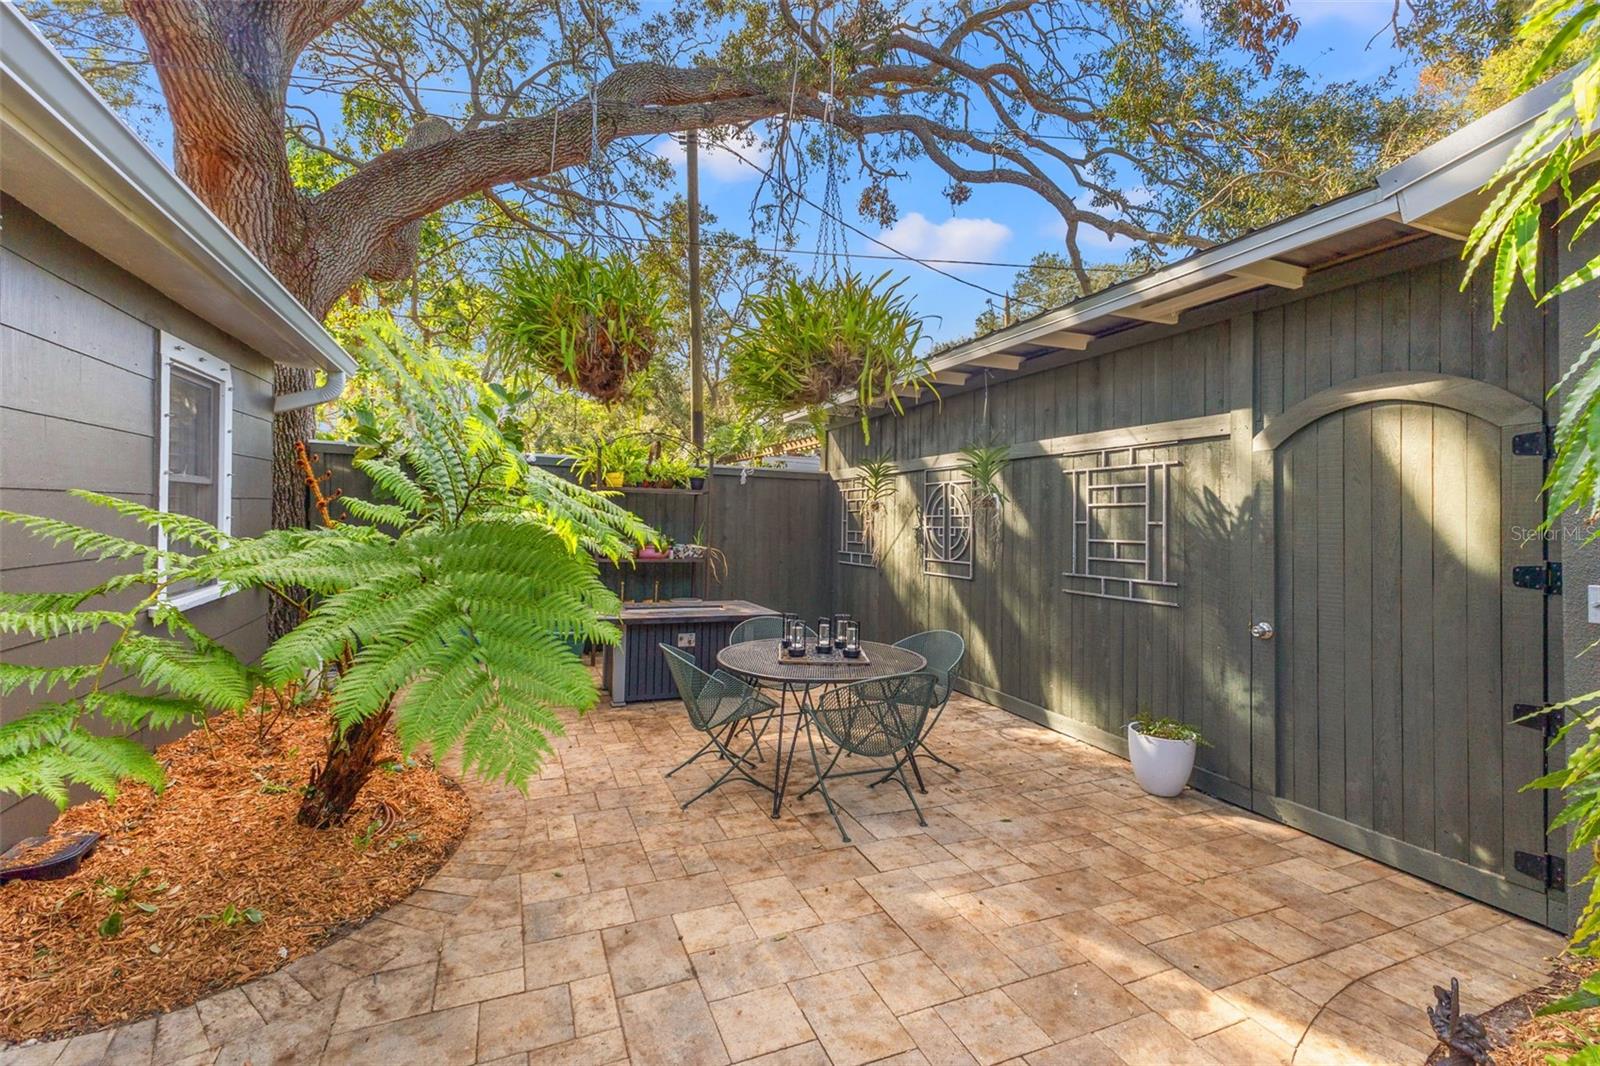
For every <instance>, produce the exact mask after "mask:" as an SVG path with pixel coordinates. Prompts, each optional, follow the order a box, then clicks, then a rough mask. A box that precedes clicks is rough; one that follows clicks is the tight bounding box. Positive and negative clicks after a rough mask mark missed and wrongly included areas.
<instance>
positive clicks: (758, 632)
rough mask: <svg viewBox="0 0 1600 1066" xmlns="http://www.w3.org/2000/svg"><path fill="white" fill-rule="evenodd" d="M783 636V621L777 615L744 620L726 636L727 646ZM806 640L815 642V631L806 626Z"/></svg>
mask: <svg viewBox="0 0 1600 1066" xmlns="http://www.w3.org/2000/svg"><path fill="white" fill-rule="evenodd" d="M783 635H784V634H783V619H782V618H780V617H778V616H777V615H775V614H774V615H767V616H766V617H764V618H746V619H745V620H744V621H743V622H740V623H739V624H738V625H736V626H734V627H733V632H732V633H729V634H728V643H729V644H743V643H745V642H746V641H751V640H777V639H779V638H780V637H782V636H783ZM806 638H807V639H808V640H816V639H817V633H816V630H814V629H812V628H811V627H810V626H806Z"/></svg>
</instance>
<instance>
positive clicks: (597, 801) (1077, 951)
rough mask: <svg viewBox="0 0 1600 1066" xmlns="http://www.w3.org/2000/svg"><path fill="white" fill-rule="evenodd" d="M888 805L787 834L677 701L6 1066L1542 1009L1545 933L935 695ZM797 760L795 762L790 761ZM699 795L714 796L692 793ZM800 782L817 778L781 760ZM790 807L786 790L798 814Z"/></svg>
mask: <svg viewBox="0 0 1600 1066" xmlns="http://www.w3.org/2000/svg"><path fill="white" fill-rule="evenodd" d="M938 739H939V741H940V742H941V743H939V744H937V745H936V747H937V748H938V749H939V750H940V751H942V752H943V753H945V754H947V755H949V756H950V757H952V758H953V759H954V760H955V761H956V762H957V763H959V764H961V765H962V766H963V767H964V771H965V772H963V773H961V774H960V775H955V774H949V773H946V772H941V771H940V770H939V768H938V767H929V770H930V771H931V772H930V773H929V775H928V777H929V780H928V784H929V788H930V794H929V795H928V796H927V798H926V808H927V810H928V821H929V826H928V828H926V829H921V828H919V827H918V826H917V824H916V822H915V820H914V819H913V818H912V817H911V815H910V812H909V810H908V809H907V806H908V805H907V803H906V800H905V796H904V794H903V793H902V792H901V791H900V790H899V789H898V788H893V787H889V788H881V789H878V790H877V792H876V793H868V792H866V790H865V788H864V787H863V786H862V784H861V783H860V779H857V781H856V783H855V784H854V785H851V786H844V787H842V788H841V789H840V792H841V793H842V794H843V796H844V798H845V801H846V803H847V804H848V805H849V806H850V809H851V810H853V811H854V812H855V814H856V815H857V817H858V818H859V819H860V820H859V821H858V822H852V823H851V832H852V835H854V836H855V837H856V838H857V839H856V842H855V843H854V845H844V844H841V843H840V840H839V836H838V834H837V832H835V830H834V827H833V823H832V822H831V820H829V819H828V818H827V815H826V813H825V812H824V811H823V809H822V805H821V802H820V800H819V799H818V798H817V797H815V796H812V797H810V798H808V799H807V800H805V801H802V802H792V803H791V805H790V809H789V811H788V812H787V814H786V817H785V818H783V819H782V820H780V821H778V822H773V821H771V820H770V819H768V818H767V816H766V815H765V814H764V813H763V811H762V803H761V796H760V794H759V793H757V792H756V791H755V790H754V789H752V788H750V787H748V786H729V787H727V788H724V789H723V790H721V791H720V792H718V793H715V794H713V795H712V796H710V797H708V798H707V799H704V800H702V801H700V802H699V803H698V804H696V805H695V806H693V807H691V808H690V809H689V810H688V811H687V812H685V813H680V812H679V810H678V807H677V801H678V797H680V796H686V795H691V794H693V792H695V791H698V790H699V788H701V787H702V786H703V785H704V784H705V782H706V781H707V780H708V778H707V776H706V774H707V772H709V769H710V764H709V761H708V760H706V761H702V762H701V763H699V764H696V767H692V768H691V769H690V770H688V771H685V772H684V773H683V774H680V775H679V778H675V779H674V780H673V781H672V782H671V783H668V782H666V781H664V780H663V779H662V771H663V770H664V769H665V768H667V767H669V766H671V765H673V764H674V763H676V762H677V761H679V760H680V759H682V758H683V757H684V756H685V755H687V754H688V753H689V752H690V751H692V750H693V749H694V748H695V747H696V746H697V740H698V738H697V735H695V734H693V733H692V732H691V730H690V729H689V728H688V724H687V722H686V721H685V720H684V718H683V714H682V709H681V707H679V705H677V704H675V703H674V704H665V703H663V704H647V705H638V706H634V707H629V708H626V709H615V708H609V707H606V708H602V709H601V710H599V711H597V712H595V713H593V714H591V715H589V716H588V717H587V718H585V719H584V720H582V721H581V722H578V723H576V724H575V725H574V726H573V728H572V730H571V735H570V737H569V738H568V739H566V740H565V741H563V742H562V743H560V744H559V746H558V755H559V758H558V759H556V760H552V762H551V764H550V765H549V767H548V768H547V770H546V771H545V773H544V774H543V776H542V777H541V778H540V779H539V781H538V782H537V783H536V784H535V785H534V787H533V788H532V790H531V792H530V794H529V795H528V796H527V797H526V798H524V797H522V796H520V795H518V794H517V793H515V792H512V791H509V790H505V789H494V788H485V787H481V786H474V787H473V793H474V796H475V799H476V801H477V815H476V817H475V819H474V823H473V826H472V829H471V831H470V834H469V836H468V838H467V840H466V841H465V842H464V843H463V844H462V846H461V848H460V850H459V851H458V852H457V853H456V855H455V856H454V857H453V859H452V860H451V862H450V863H449V864H448V865H447V866H446V867H445V868H444V869H443V870H441V871H440V873H439V874H438V876H436V877H435V878H433V880H431V881H430V882H429V883H428V884H427V885H426V886H425V887H424V888H423V889H422V890H420V891H418V892H417V893H416V894H415V895H413V896H412V897H411V898H410V899H409V900H407V901H406V902H405V903H402V904H400V905H398V906H396V907H394V908H392V909H391V910H389V911H388V912H387V913H386V914H384V915H383V916H382V917H381V918H379V919H377V920H375V921H373V922H371V923H369V924H368V925H366V926H365V927H363V928H361V929H359V930H357V931H356V932H355V933H353V934H352V935H351V936H349V937H348V938H346V939H344V940H341V941H339V942H337V943H334V944H332V945H330V946H329V947H327V948H325V949H324V950H322V951H320V952H318V953H317V954H315V955H312V956H310V957H307V958H304V959H301V960H298V961H296V962H294V963H293V964H291V965H289V966H287V967H286V968H285V969H283V970H282V971H280V972H278V973H276V974H273V975H271V976H269V977H266V978H263V979H261V980H258V981H255V982H253V983H251V984H249V985H246V986H244V987H243V988H241V989H234V990H232V991H229V992H224V993H222V994H220V995H217V996H214V997H212V998H210V999H208V1000H206V1001H204V1002H202V1003H200V1004H199V1005H198V1007H197V1008H191V1009H188V1010H184V1011H180V1012H178V1013H175V1014H172V1015H168V1016H165V1017H162V1018H160V1019H152V1020H148V1021H144V1022H140V1023H138V1024H134V1025H129V1026H125V1027H123V1028H121V1029H118V1030H115V1031H108V1032H104V1033H97V1034H93V1035H89V1036H82V1037H78V1038H75V1039H74V1040H72V1041H62V1042H58V1043H56V1044H51V1045H45V1046H36V1047H33V1048H28V1049H20V1050H14V1051H12V1052H10V1053H7V1054H4V1055H3V1056H0V1058H3V1059H4V1060H5V1062H6V1063H7V1064H11V1063H16V1064H22V1063H27V1064H35V1063H37V1064H46V1063H48V1064H53V1066H67V1064H69V1063H70V1064H78V1063H86V1062H96V1061H105V1062H114V1063H117V1064H118V1066H136V1064H141V1063H148V1062H157V1063H209V1062H217V1063H247V1062H248V1063H254V1064H257V1066H265V1064H267V1063H274V1062H304V1063H311V1062H317V1061H320V1062H324V1063H364V1062H371V1063H424V1062H426V1063H471V1062H474V1061H476V1062H484V1063H487V1062H495V1063H507V1064H511V1063H515V1064H518V1066H521V1064H524V1063H526V1064H528V1066H534V1064H541V1063H554V1062H561V1063H609V1062H613V1061H623V1060H625V1059H631V1060H632V1061H634V1062H640V1063H684V1064H693V1066H702V1064H709V1063H724V1062H729V1061H739V1060H750V1061H754V1060H760V1061H762V1062H766V1063H829V1062H831V1063H835V1064H838V1066H854V1064H857V1063H865V1062H873V1061H893V1062H897V1063H923V1062H927V1063H934V1064H946V1063H971V1062H973V1061H977V1062H981V1063H997V1062H1024V1061H1025V1062H1028V1063H1035V1064H1042V1063H1072V1064H1099V1063H1119V1062H1127V1063H1133V1064H1145V1063H1152V1064H1153V1063H1179V1062H1199V1063H1211V1062H1218V1063H1258V1062H1259V1063H1280V1062H1290V1061H1293V1062H1296V1063H1340V1064H1344V1063H1352V1062H1361V1061H1378V1062H1421V1061H1422V1058H1423V1056H1424V1055H1425V1054H1426V1053H1427V1051H1428V1050H1429V1048H1430V1047H1431V1046H1432V1041H1431V1039H1430V1038H1429V1036H1428V1034H1427V1025H1426V1020H1425V1019H1424V1017H1423V1014H1422V1007H1423V1005H1424V1004H1425V1003H1427V1002H1430V1001H1431V993H1430V989H1431V987H1432V985H1433V984H1434V983H1436V982H1440V981H1447V980H1448V978H1449V977H1450V976H1451V975H1459V976H1461V977H1462V978H1463V985H1464V992H1465V1001H1466V1007H1467V1009H1469V1010H1474V1009H1482V1008H1484V1007H1487V1006H1490V1005H1492V1004H1493V1003H1497V1002H1500V1001H1501V1000H1504V999H1506V998H1508V997H1510V996H1512V995H1514V994H1516V993H1519V992H1521V991H1524V990H1526V989H1528V988H1531V987H1533V986H1535V985H1537V984H1538V983H1539V982H1540V980H1541V974H1542V965H1541V960H1542V959H1543V957H1544V956H1546V955H1548V954H1550V953H1553V952H1555V951H1556V950H1558V949H1559V947H1560V940H1559V939H1558V938H1557V937H1556V936H1554V935H1553V934H1551V933H1548V932H1545V931H1542V930H1540V929H1537V928H1535V927H1533V926H1531V925H1529V924H1527V923H1525V922H1522V921H1519V920H1514V919H1510V918H1508V917H1507V916H1506V915H1504V914H1501V913H1499V912H1497V911H1494V910H1492V909H1490V908H1487V907H1484V906H1482V905H1479V904H1476V903H1471V902H1469V901H1467V900H1464V899H1462V898H1460V897H1458V896H1455V895H1453V894H1451V893H1449V892H1445V891H1443V890H1441V889H1438V888H1435V887H1433V886H1431V885H1428V884H1425V883H1424V882H1421V881H1418V880H1416V879H1414V878H1411V877H1408V876H1406V875H1403V874H1400V873H1397V872H1396V871H1394V870H1392V869H1390V868H1388V867H1385V866H1382V865H1380V864H1378V863H1375V862H1372V861H1369V860H1366V859H1363V858H1360V857H1358V856H1356V855H1353V854H1351V853H1349V852H1346V851H1342V850H1340V849H1339V848H1336V847H1333V846H1331V845H1328V844H1325V843H1323V842H1321V841H1319V840H1316V839H1314V838H1312V837H1308V836H1305V835H1303V834H1301V833H1299V832H1296V831H1295V830H1293V829H1288V828H1285V827H1283V826H1280V825H1275V824H1273V823H1271V822H1267V821H1263V820H1262V819H1259V818H1256V817H1254V816H1252V815H1250V814H1247V813H1245V812H1243V811H1240V810H1238V809H1236V808H1233V807H1229V806H1227V805H1225V804H1222V803H1220V802H1217V801H1215V800H1212V799H1209V798H1207V797H1204V796H1200V795H1198V794H1194V793H1187V794H1185V796H1184V797H1183V798H1181V799H1178V800H1174V801H1163V800H1157V799H1152V798H1150V797H1147V796H1145V795H1143V794H1142V793H1140V791H1139V790H1138V788H1137V787H1136V786H1135V785H1134V783H1133V782H1132V780H1131V779H1130V777H1129V774H1128V770H1127V765H1126V764H1125V763H1124V762H1122V761H1121V760H1119V759H1116V758H1114V757H1112V756H1110V755H1107V754H1104V753H1102V752H1099V751H1097V750H1095V749H1093V748H1090V747H1087V746H1085V745H1083V744H1079V743H1076V742H1074V741H1071V740H1069V739H1067V738H1065V737H1062V736H1059V735H1057V734H1055V733H1052V732H1050V731H1048V730H1046V729H1042V728H1039V727H1036V726H1033V725H1031V724H1029V723H1027V722H1025V721H1023V720H1021V719H1018V718H1016V717H1013V716H1011V715H1009V714H1006V713H1005V712H1002V711H999V710H997V709H995V708H992V707H989V706H987V705H985V704H982V703H978V702H976V701H974V700H970V699H966V698H963V697H960V696H958V697H956V699H955V701H954V703H953V704H952V707H951V709H950V712H949V713H948V714H946V716H945V718H944V721H943V722H942V723H941V725H940V727H939V736H938ZM801 754H802V757H803V756H804V749H802V752H801ZM700 767H705V768H706V769H705V770H701V769H699V768H700ZM795 773H796V780H797V781H800V780H802V778H803V779H805V780H809V778H810V774H809V768H806V769H802V765H801V760H797V761H796V763H795ZM798 792H799V789H798V788H796V789H793V790H791V796H793V795H795V794H796V793H798Z"/></svg>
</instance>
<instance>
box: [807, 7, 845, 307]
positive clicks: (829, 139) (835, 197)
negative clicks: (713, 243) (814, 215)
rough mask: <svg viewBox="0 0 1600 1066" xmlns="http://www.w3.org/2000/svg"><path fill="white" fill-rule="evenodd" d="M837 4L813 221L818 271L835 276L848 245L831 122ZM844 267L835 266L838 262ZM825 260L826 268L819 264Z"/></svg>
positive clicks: (831, 15) (831, 23)
mask: <svg viewBox="0 0 1600 1066" xmlns="http://www.w3.org/2000/svg"><path fill="white" fill-rule="evenodd" d="M837 25H838V7H837V5H836V4H830V5H829V7H828V95H827V99H826V100H824V101H823V105H822V126H823V150H824V151H825V152H826V153H827V154H826V158H825V159H824V163H823V192H822V205H821V209H820V211H819V214H820V216H821V217H820V218H819V219H818V221H817V248H816V258H815V259H814V260H813V262H814V263H815V264H817V267H816V269H817V271H818V273H826V274H828V275H829V276H831V277H834V278H837V277H839V275H840V274H841V273H847V272H848V271H849V270H850V244H849V239H848V235H847V234H846V232H845V227H844V206H843V200H842V198H841V197H840V195H839V162H838V154H839V138H838V131H837V129H835V127H834V124H833V110H834V107H835V104H836V97H835V95H834V94H835V91H836V87H837V85H838V75H839V49H838V37H837V32H836V31H837ZM841 260H842V261H843V263H844V270H843V271H841V270H840V269H839V265H840V261H841ZM824 262H826V264H827V265H826V267H823V266H822V265H821V264H823V263H824Z"/></svg>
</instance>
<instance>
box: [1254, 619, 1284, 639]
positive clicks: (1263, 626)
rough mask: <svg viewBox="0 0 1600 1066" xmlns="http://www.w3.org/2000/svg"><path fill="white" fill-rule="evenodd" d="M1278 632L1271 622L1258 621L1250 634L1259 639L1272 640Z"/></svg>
mask: <svg viewBox="0 0 1600 1066" xmlns="http://www.w3.org/2000/svg"><path fill="white" fill-rule="evenodd" d="M1277 633H1278V631H1277V630H1276V629H1273V628H1272V623H1271V622H1256V623H1254V624H1253V625H1251V627H1250V635H1251V636H1252V637H1255V638H1256V639H1257V640H1271V639H1272V638H1273V637H1274V636H1276V635H1277Z"/></svg>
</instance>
